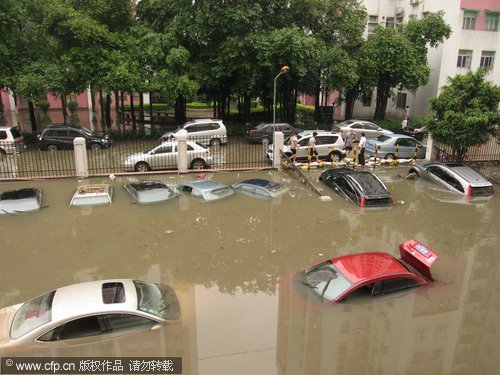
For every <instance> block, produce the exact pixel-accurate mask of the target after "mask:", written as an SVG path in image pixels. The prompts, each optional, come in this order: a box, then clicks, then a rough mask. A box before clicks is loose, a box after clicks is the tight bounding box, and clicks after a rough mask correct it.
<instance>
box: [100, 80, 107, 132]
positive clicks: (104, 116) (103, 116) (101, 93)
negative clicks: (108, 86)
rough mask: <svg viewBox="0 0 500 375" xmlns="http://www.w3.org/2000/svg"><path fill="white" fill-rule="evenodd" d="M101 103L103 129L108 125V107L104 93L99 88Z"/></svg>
mask: <svg viewBox="0 0 500 375" xmlns="http://www.w3.org/2000/svg"><path fill="white" fill-rule="evenodd" d="M99 105H100V106H101V130H102V129H104V128H106V127H107V124H106V108H105V104H104V93H103V92H102V90H99Z"/></svg>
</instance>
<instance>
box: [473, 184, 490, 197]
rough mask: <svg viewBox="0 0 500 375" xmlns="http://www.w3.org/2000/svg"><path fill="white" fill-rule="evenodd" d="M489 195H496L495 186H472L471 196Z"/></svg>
mask: <svg viewBox="0 0 500 375" xmlns="http://www.w3.org/2000/svg"><path fill="white" fill-rule="evenodd" d="M489 195H495V189H493V186H476V187H472V188H471V196H473V197H484V196H489Z"/></svg>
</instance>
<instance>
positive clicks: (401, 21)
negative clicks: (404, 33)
mask: <svg viewBox="0 0 500 375" xmlns="http://www.w3.org/2000/svg"><path fill="white" fill-rule="evenodd" d="M403 21H404V17H396V25H401V24H403Z"/></svg>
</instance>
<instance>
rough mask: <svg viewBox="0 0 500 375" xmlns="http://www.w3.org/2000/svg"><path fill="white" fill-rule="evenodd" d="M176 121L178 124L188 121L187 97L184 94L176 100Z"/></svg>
mask: <svg viewBox="0 0 500 375" xmlns="http://www.w3.org/2000/svg"><path fill="white" fill-rule="evenodd" d="M175 122H176V124H178V125H181V124H184V123H185V122H186V99H185V98H184V96H182V95H179V96H178V97H177V99H176V100H175Z"/></svg>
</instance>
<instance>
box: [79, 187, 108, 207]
mask: <svg viewBox="0 0 500 375" xmlns="http://www.w3.org/2000/svg"><path fill="white" fill-rule="evenodd" d="M112 200H113V186H111V185H109V184H93V185H82V186H79V187H78V189H76V191H75V194H73V198H72V199H71V202H70V206H99V205H107V204H111V201H112Z"/></svg>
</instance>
